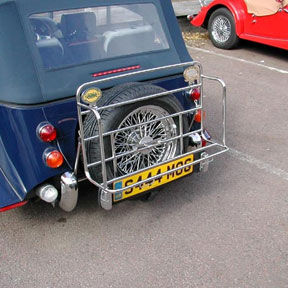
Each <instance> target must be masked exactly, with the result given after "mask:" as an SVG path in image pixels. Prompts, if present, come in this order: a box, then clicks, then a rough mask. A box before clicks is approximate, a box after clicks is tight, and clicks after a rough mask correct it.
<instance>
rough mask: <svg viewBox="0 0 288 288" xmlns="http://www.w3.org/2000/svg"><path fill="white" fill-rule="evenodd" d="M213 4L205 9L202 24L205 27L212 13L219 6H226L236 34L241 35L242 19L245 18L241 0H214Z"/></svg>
mask: <svg viewBox="0 0 288 288" xmlns="http://www.w3.org/2000/svg"><path fill="white" fill-rule="evenodd" d="M212 3H213V5H212V6H211V7H210V8H209V9H208V10H207V13H206V16H205V19H204V21H203V24H202V26H203V27H204V28H205V29H207V28H208V22H209V19H210V17H211V15H212V13H213V12H214V11H216V10H218V9H220V8H226V9H227V10H229V11H230V13H231V14H232V15H233V17H234V19H235V26H236V34H237V36H239V35H241V34H242V33H243V31H244V19H245V9H246V8H245V6H244V5H245V4H244V3H242V1H240V2H238V1H235V0H234V1H214V2H212Z"/></svg>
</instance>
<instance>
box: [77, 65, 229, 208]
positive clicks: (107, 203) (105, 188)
mask: <svg viewBox="0 0 288 288" xmlns="http://www.w3.org/2000/svg"><path fill="white" fill-rule="evenodd" d="M186 67H196V69H197V71H199V78H198V79H199V80H198V83H197V84H193V83H190V82H189V83H187V86H185V87H181V88H177V89H172V90H169V91H164V92H160V93H157V94H153V95H149V96H145V97H141V98H137V99H132V100H128V101H125V102H120V103H115V104H110V105H107V106H101V107H98V106H97V103H94V104H92V105H91V104H85V103H84V102H83V101H82V100H81V95H82V93H83V92H84V91H86V90H87V89H88V88H92V87H99V86H98V85H99V84H101V83H104V82H109V81H112V80H118V79H125V78H127V79H128V80H129V77H132V76H138V75H142V74H147V73H153V72H157V71H161V70H171V69H175V68H186ZM203 79H207V80H211V81H216V82H218V83H219V84H220V85H221V87H222V141H220V142H216V141H214V140H213V141H212V140H211V139H207V138H206V136H205V133H204V128H203V119H201V127H200V129H198V130H194V131H189V132H188V133H184V131H183V125H181V123H182V117H183V115H184V114H188V113H195V112H196V111H198V110H203ZM194 88H198V89H200V91H201V97H200V101H199V104H198V105H197V106H196V107H194V108H191V109H187V110H183V111H181V112H178V113H175V114H170V115H168V116H165V117H161V118H158V119H156V120H158V121H159V120H161V119H166V118H167V119H168V118H172V117H179V133H177V135H176V136H175V137H174V136H173V137H172V138H169V139H168V140H164V141H167V142H168V141H170V142H171V141H173V140H174V141H179V144H180V145H179V146H180V155H177V156H175V157H173V158H170V159H168V160H166V161H163V162H161V163H157V164H155V165H152V166H149V167H147V168H145V169H139V170H137V171H133V173H130V174H126V175H124V176H120V177H119V176H117V175H116V173H114V174H115V175H114V176H115V177H113V179H108V177H107V168H106V164H107V162H111V165H113V166H112V167H114V172H116V171H115V169H116V165H115V163H117V159H118V158H119V157H121V156H123V154H118V155H116V153H115V151H114V149H113V146H114V145H113V139H114V136H115V134H116V133H118V132H119V131H120V130H121V131H122V130H125V129H128V128H131V127H127V128H126V127H125V128H121V129H118V130H114V131H103V127H102V119H101V114H100V111H102V110H105V109H109V108H116V107H119V106H125V105H129V104H134V103H136V102H139V101H143V100H150V99H153V98H156V97H165V95H169V94H174V93H178V92H184V91H187V90H190V89H194ZM76 99H77V111H78V120H79V136H80V137H79V145H78V151H77V159H76V163H75V170H74V173H75V174H77V169H78V164H79V161H80V154H81V152H82V156H83V166H84V172H85V176H86V177H87V179H88V180H89V181H90V182H91V183H92V184H94V185H95V186H96V187H98V188H99V189H100V190H99V191H100V205H101V207H102V208H104V209H106V210H109V209H111V208H112V204H113V200H112V195H113V194H115V193H119V192H123V191H125V190H126V191H127V190H128V189H130V188H133V187H135V186H139V185H145V182H147V179H146V180H142V181H139V182H137V183H134V184H132V185H129V186H126V187H124V188H119V189H116V188H115V187H113V183H116V182H117V181H120V180H121V179H124V178H126V177H127V176H133V175H136V174H138V173H142V172H145V171H147V170H149V169H151V168H157V167H158V166H161V165H163V164H167V163H169V162H171V161H175V160H177V159H180V158H182V157H185V156H189V155H192V154H195V153H198V152H200V154H201V155H202V157H200V159H197V160H194V161H193V162H190V163H188V164H185V165H183V166H181V167H176V168H174V169H172V170H170V171H168V172H164V173H161V174H159V175H158V174H157V176H154V177H151V178H149V181H153V180H155V179H157V178H158V179H159V177H161V176H165V175H167V174H168V173H172V172H176V171H178V170H180V169H183V168H186V167H190V166H192V165H195V164H200V169H201V166H202V167H203V166H205V165H203V164H207V162H209V161H212V158H213V157H214V156H217V155H219V154H222V153H224V152H226V151H228V149H229V148H228V147H227V146H226V86H225V83H224V82H223V80H221V79H219V78H215V77H209V76H205V75H202V67H201V65H200V63H198V62H194V61H192V62H186V63H181V64H175V65H169V66H163V67H158V68H153V69H147V70H141V71H135V72H130V73H127V74H122V75H117V76H112V77H108V78H105V79H99V80H95V81H91V82H87V83H84V84H83V85H81V86H80V87H79V88H78V90H77V94H76ZM183 109H184V108H183ZM88 113H94V115H95V119H96V121H97V125H98V132H99V133H98V135H93V136H92V137H89V138H85V136H84V128H83V119H84V117H85V116H86V115H87V114H88ZM152 121H155V120H152ZM146 123H151V121H147V122H142V123H140V124H136V125H135V128H137V127H139V126H140V125H143V124H146ZM133 127H134V126H133ZM195 133H198V134H200V135H201V136H202V138H203V139H205V140H206V142H207V145H206V146H205V147H200V148H196V149H194V150H193V151H189V152H185V151H183V139H184V138H185V137H189V136H190V135H192V134H195ZM105 136H110V137H111V149H112V156H109V157H108V158H106V156H105V147H104V137H105ZM93 139H98V141H99V145H100V154H101V156H100V158H101V159H99V161H97V162H93V163H88V160H87V151H86V145H85V143H87V142H88V141H92V140H93ZM156 145H159V143H152V144H151V145H150V144H149V146H148V147H145V149H147V148H151V147H155V146H156ZM213 147H214V149H213V151H212V152H213V153H212V154H208V151H209V150H211V148H213ZM215 148H216V150H217V151H215ZM140 149H141V148H140ZM142 149H143V148H142ZM201 152H202V153H201ZM124 153H125V154H126V153H127V154H131V153H133V152H124ZM96 165H101V171H102V182H101V183H100V182H99V181H97V180H96V179H93V178H92V177H91V174H90V172H89V168H91V167H94V166H96ZM206 166H207V165H206Z"/></svg>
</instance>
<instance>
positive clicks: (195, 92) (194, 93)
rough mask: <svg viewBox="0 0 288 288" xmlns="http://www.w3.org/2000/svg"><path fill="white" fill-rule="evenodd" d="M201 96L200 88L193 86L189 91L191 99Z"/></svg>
mask: <svg viewBox="0 0 288 288" xmlns="http://www.w3.org/2000/svg"><path fill="white" fill-rule="evenodd" d="M200 97H201V93H200V89H199V88H194V89H192V90H191V91H190V98H191V100H193V101H198V100H199V99H200Z"/></svg>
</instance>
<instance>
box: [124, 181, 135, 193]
mask: <svg viewBox="0 0 288 288" xmlns="http://www.w3.org/2000/svg"><path fill="white" fill-rule="evenodd" d="M131 184H133V180H132V179H128V180H127V181H126V182H125V183H124V187H127V186H129V185H131ZM132 191H133V188H130V189H128V190H126V191H125V194H126V195H129V194H130V193H132Z"/></svg>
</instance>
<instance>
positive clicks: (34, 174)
mask: <svg viewBox="0 0 288 288" xmlns="http://www.w3.org/2000/svg"><path fill="white" fill-rule="evenodd" d="M119 2H121V4H122V3H123V4H129V3H135V2H136V1H135V0H133V1H132V0H126V1H119V0H117V1H112V0H111V1H110V0H109V1H107V0H105V1H104V0H86V1H79V0H78V1H76V0H61V1H59V0H57V1H56V0H50V1H39V0H37V1H36V0H15V1H6V0H5V1H4V0H0V27H1V33H0V119H1V125H0V208H2V207H5V206H7V205H11V204H14V203H17V202H19V201H22V200H24V199H25V198H26V197H27V195H29V193H30V192H31V191H33V189H34V188H35V187H36V186H38V185H39V184H41V183H43V182H45V181H46V180H47V179H50V178H52V177H55V176H59V175H61V174H62V173H64V172H65V171H68V170H70V171H71V170H72V169H73V168H72V167H73V166H74V162H75V156H76V134H77V111H76V102H75V93H76V89H77V88H78V86H79V85H81V84H83V83H84V82H87V81H91V80H93V79H92V78H91V73H95V72H99V71H105V70H111V69H113V68H118V67H127V66H129V65H135V64H137V65H138V64H139V65H141V69H147V68H153V67H158V66H164V65H169V64H173V63H180V62H187V61H191V58H190V56H189V55H188V53H187V50H186V48H185V45H184V42H183V39H182V37H181V33H180V30H179V27H178V24H177V21H176V18H175V15H174V12H173V8H172V5H171V3H170V1H168V0H149V1H147V0H139V1H137V2H139V3H145V2H149V3H151V2H152V3H154V4H155V5H156V7H157V9H158V12H159V14H160V17H161V19H162V20H161V21H162V25H163V27H164V30H165V33H166V37H167V38H168V41H169V45H170V50H168V51H163V52H162V51H161V52H157V53H152V52H151V53H147V54H144V55H136V56H130V57H125V58H119V59H112V60H109V61H105V62H97V63H90V64H86V65H81V66H75V67H70V68H65V69H58V70H53V71H45V70H44V69H43V67H42V62H41V60H40V57H39V55H38V51H37V49H36V47H34V45H35V44H34V41H33V39H32V33H31V31H30V28H29V22H28V16H29V15H31V14H33V13H37V12H44V11H49V10H63V9H71V8H80V7H81V5H82V6H86V7H87V6H95V5H107V3H109V4H119ZM179 72H181V71H179V70H177V71H176V70H174V71H169V72H165V73H164V74H162V72H161V74H160V72H158V73H154V74H153V75H152V76H151V75H149V78H148V76H145V77H146V78H139V77H135V78H131V79H129V81H131V82H134V81H152V80H153V83H155V84H158V85H159V86H161V87H164V88H166V89H173V88H177V87H179V86H180V87H182V86H183V85H184V81H183V77H182V76H181V74H180V76H169V75H173V74H174V75H175V74H179ZM167 76H168V77H167ZM163 77H166V78H163ZM159 78H161V79H159ZM157 79H158V80H157ZM116 84H119V82H114V83H110V84H109V85H110V86H113V85H116ZM102 88H109V87H106V86H105V87H102ZM61 99H62V100H61ZM181 101H182V100H181ZM182 104H183V106H186V104H187V103H184V102H183V101H182ZM43 121H49V122H50V123H51V124H53V125H54V126H55V127H56V129H57V133H58V137H57V142H54V143H43V142H42V141H40V140H39V138H38V137H37V135H36V128H37V126H38V125H39V123H41V122H43ZM48 147H55V148H57V147H58V149H59V148H60V149H61V150H62V152H63V154H64V156H65V158H66V161H65V164H64V165H63V166H61V168H58V169H51V168H48V167H47V166H46V165H45V164H44V162H43V159H42V157H43V152H44V151H45V149H47V148H48Z"/></svg>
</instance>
